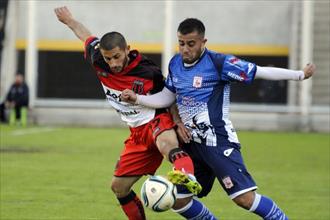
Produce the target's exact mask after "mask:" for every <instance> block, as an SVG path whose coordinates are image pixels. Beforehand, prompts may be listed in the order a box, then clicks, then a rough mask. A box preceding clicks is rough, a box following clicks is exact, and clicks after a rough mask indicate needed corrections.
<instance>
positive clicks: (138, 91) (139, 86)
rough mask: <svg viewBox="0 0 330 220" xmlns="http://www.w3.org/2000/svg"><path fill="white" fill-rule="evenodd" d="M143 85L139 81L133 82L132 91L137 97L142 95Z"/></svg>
mask: <svg viewBox="0 0 330 220" xmlns="http://www.w3.org/2000/svg"><path fill="white" fill-rule="evenodd" d="M143 87H144V83H143V82H142V81H140V80H134V82H133V85H132V90H133V91H134V92H135V93H136V94H139V95H142V94H143Z"/></svg>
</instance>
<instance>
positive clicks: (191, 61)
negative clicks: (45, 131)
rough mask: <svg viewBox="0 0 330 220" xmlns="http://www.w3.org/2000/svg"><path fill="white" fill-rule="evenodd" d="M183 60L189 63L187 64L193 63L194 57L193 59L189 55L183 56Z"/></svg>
mask: <svg viewBox="0 0 330 220" xmlns="http://www.w3.org/2000/svg"><path fill="white" fill-rule="evenodd" d="M183 62H184V63H187V64H191V63H193V62H194V61H193V59H191V58H188V57H186V58H185V57H183Z"/></svg>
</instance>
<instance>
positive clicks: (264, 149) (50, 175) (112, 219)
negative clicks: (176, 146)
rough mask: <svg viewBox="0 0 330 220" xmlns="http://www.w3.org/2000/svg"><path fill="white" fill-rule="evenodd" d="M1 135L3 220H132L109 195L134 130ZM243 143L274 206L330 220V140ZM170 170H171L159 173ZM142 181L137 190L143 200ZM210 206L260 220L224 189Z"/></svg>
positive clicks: (245, 139)
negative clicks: (120, 160) (124, 146)
mask: <svg viewBox="0 0 330 220" xmlns="http://www.w3.org/2000/svg"><path fill="white" fill-rule="evenodd" d="M0 129H1V136H0V138H1V139H0V146H1V147H0V150H1V154H0V159H1V160H0V165H1V167H0V171H1V173H0V174H1V176H0V184H1V192H0V202H1V203H0V219H1V220H21V219H22V220H23V219H26V220H38V219H40V220H41V219H42V220H43V219H45V220H46V219H49V220H51V219H52V220H55V219H63V220H66V219H67V220H71V219H72V220H80V219H86V220H87V219H90V220H94V219H99V220H101V219H102V220H103V219H104V220H106V219H107V220H108V219H109V220H121V219H126V218H125V216H124V214H123V213H122V211H121V209H120V206H119V204H118V202H117V200H116V198H115V197H114V195H113V194H112V192H111V190H110V188H109V182H110V180H111V176H112V174H113V169H114V165H115V163H116V161H117V158H118V155H119V153H120V151H121V150H122V147H123V141H124V140H125V138H126V137H127V135H128V131H127V130H126V129H101V128H61V127H54V128H45V127H29V128H26V129H22V128H11V127H8V126H4V125H1V127H0ZM23 132H26V133H23ZM239 136H240V140H241V143H242V145H243V148H242V153H243V155H244V159H245V162H246V165H247V167H248V169H249V171H250V173H251V174H252V175H253V177H254V179H255V180H256V182H257V184H258V186H259V190H258V191H259V193H261V194H265V195H267V196H269V197H271V198H273V199H274V200H275V201H276V202H277V204H278V205H279V206H280V207H282V209H283V210H285V212H286V213H287V215H288V216H289V217H290V219H291V220H292V219H297V220H323V219H324V220H328V219H329V218H330V214H329V205H330V203H329V202H330V201H329V188H330V186H329V165H330V164H329V145H330V140H329V135H328V134H306V133H270V132H269V133H268V132H239ZM169 169H170V165H169V163H167V162H165V163H163V165H162V167H161V168H160V169H159V171H158V173H159V174H165V173H166V172H167V171H168V170H169ZM143 179H145V178H143ZM142 181H143V180H141V181H139V182H138V183H137V184H136V185H135V187H134V189H135V191H136V192H137V193H139V191H140V186H141V184H142ZM202 201H203V202H204V203H205V204H206V205H207V206H208V207H209V208H210V209H211V210H212V212H213V213H215V214H216V216H218V217H219V218H220V219H233V220H234V219H237V220H254V219H260V218H258V217H256V216H254V215H253V214H250V213H248V212H246V211H244V210H242V209H241V208H239V207H237V206H236V205H235V204H234V203H233V202H232V201H230V199H228V197H227V196H226V194H225V193H224V192H223V190H222V189H221V188H220V184H219V183H218V182H215V184H214V187H213V191H212V192H211V193H210V194H209V196H208V197H207V198H204V199H202ZM146 213H147V217H148V219H151V220H156V219H157V220H176V219H178V220H179V219H182V218H181V217H179V216H178V215H176V214H174V213H172V212H171V211H168V212H165V213H160V214H157V213H153V212H151V211H149V210H147V211H146Z"/></svg>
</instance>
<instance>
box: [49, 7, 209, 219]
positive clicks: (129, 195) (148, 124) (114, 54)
mask: <svg viewBox="0 0 330 220" xmlns="http://www.w3.org/2000/svg"><path fill="white" fill-rule="evenodd" d="M55 14H56V16H57V18H58V20H59V21H61V22H62V23H64V24H65V25H67V26H68V27H69V28H70V29H71V30H72V31H73V32H74V34H75V35H76V36H77V37H78V38H79V39H80V40H81V41H83V42H85V58H86V60H87V61H89V62H90V63H91V64H92V65H93V67H94V69H95V70H96V73H97V77H98V79H99V80H100V82H101V85H102V87H103V89H104V92H105V94H106V97H107V100H108V101H109V103H110V104H111V105H112V107H113V108H114V109H115V110H116V111H117V112H118V113H119V115H120V117H121V119H122V120H123V121H124V122H126V123H127V125H128V126H129V129H130V131H131V134H130V137H129V138H128V139H127V140H126V141H125V148H124V150H123V151H122V153H121V155H120V159H119V161H118V163H117V166H116V168H115V172H114V176H113V179H112V182H111V189H112V191H113V192H114V193H115V195H116V197H117V199H118V200H119V202H120V204H121V207H122V209H123V211H124V212H125V214H126V215H127V216H128V219H130V220H142V219H145V218H146V217H145V213H144V210H143V206H142V203H141V201H140V199H139V198H138V197H137V196H136V194H135V193H134V192H133V190H132V189H131V188H132V186H133V184H134V183H135V182H136V181H138V180H139V179H140V178H141V177H142V176H143V175H148V174H154V173H155V171H156V169H157V168H158V167H159V166H160V164H161V161H162V159H163V157H165V158H166V159H168V160H169V161H170V162H171V163H172V164H173V166H174V171H170V172H169V174H168V175H169V177H170V178H178V179H180V180H181V181H182V185H184V186H185V187H186V188H187V189H188V190H189V191H190V192H191V193H192V194H198V193H199V192H200V191H201V186H200V184H199V183H198V182H197V181H196V179H195V178H194V176H193V172H194V168H193V163H192V161H191V158H190V157H189V156H188V154H187V153H185V152H184V151H182V149H181V148H179V147H178V146H179V144H178V140H177V136H176V133H175V131H174V129H173V128H174V127H175V124H174V122H173V121H172V117H171V115H170V114H169V113H168V112H167V110H166V109H151V108H146V107H144V106H141V105H134V104H129V103H127V102H123V101H122V100H121V92H122V91H123V90H125V89H132V90H134V92H136V93H138V94H143V95H146V94H154V93H157V92H159V91H161V90H162V89H163V87H164V81H163V76H162V74H161V71H160V69H159V68H158V67H157V66H156V65H155V64H154V63H153V62H152V61H150V60H148V59H147V58H146V57H144V56H142V55H141V54H140V53H139V52H138V51H136V50H130V47H129V46H128V45H127V44H126V40H125V38H124V37H123V36H122V35H121V34H120V33H118V32H110V33H107V34H105V35H104V36H103V37H102V38H101V39H100V40H99V39H98V38H97V37H94V36H92V34H91V33H90V31H89V30H88V29H87V28H86V27H85V26H84V25H83V24H81V23H80V22H78V21H77V20H75V19H74V18H73V17H72V15H71V13H70V11H69V10H68V9H67V8H66V7H60V8H56V9H55ZM192 194H191V195H190V197H184V198H180V199H178V200H177V202H176V204H175V205H174V207H173V208H174V209H180V208H181V207H185V206H186V205H187V204H188V203H189V202H191V197H192ZM200 207H201V212H202V210H204V212H208V210H207V208H206V207H205V206H204V205H203V204H202V203H200ZM199 219H201V218H199Z"/></svg>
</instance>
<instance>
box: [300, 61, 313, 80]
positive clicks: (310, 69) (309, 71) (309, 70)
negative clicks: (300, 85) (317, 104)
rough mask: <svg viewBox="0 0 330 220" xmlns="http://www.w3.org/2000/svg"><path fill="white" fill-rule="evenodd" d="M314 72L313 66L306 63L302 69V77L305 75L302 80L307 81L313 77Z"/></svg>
mask: <svg viewBox="0 0 330 220" xmlns="http://www.w3.org/2000/svg"><path fill="white" fill-rule="evenodd" d="M315 70H316V66H315V64H313V63H308V64H307V65H306V66H305V67H304V69H303V71H304V75H305V78H304V79H308V78H309V77H311V76H313V75H314V73H315Z"/></svg>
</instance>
